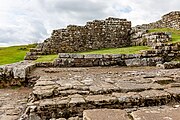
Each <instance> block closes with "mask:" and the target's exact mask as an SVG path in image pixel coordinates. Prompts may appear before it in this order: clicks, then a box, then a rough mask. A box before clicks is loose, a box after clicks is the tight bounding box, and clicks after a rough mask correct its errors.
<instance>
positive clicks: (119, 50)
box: [80, 46, 151, 54]
mask: <svg viewBox="0 0 180 120" xmlns="http://www.w3.org/2000/svg"><path fill="white" fill-rule="evenodd" d="M149 49H151V48H150V47H147V46H133V47H124V48H108V49H101V50H93V51H88V52H81V53H80V54H136V53H139V52H140V51H141V50H149Z"/></svg>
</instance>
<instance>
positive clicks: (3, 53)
mask: <svg viewBox="0 0 180 120" xmlns="http://www.w3.org/2000/svg"><path fill="white" fill-rule="evenodd" d="M35 46H36V45H22V46H11V47H0V65H3V64H10V63H14V62H19V61H22V60H23V59H24V56H25V55H26V52H28V51H29V49H30V48H33V47H35Z"/></svg>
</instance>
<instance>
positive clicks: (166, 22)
mask: <svg viewBox="0 0 180 120" xmlns="http://www.w3.org/2000/svg"><path fill="white" fill-rule="evenodd" d="M136 27H137V28H140V29H155V28H174V29H177V30H180V11H173V12H170V13H168V14H166V15H163V16H162V19H161V20H158V21H156V22H153V23H149V24H143V25H138V26H136Z"/></svg>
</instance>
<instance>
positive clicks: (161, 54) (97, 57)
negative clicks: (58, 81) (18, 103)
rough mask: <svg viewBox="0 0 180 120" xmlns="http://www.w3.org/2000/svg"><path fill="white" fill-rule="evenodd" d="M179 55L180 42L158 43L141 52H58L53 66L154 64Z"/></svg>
mask: <svg viewBox="0 0 180 120" xmlns="http://www.w3.org/2000/svg"><path fill="white" fill-rule="evenodd" d="M179 56H180V43H159V44H156V45H154V46H153V48H152V49H151V50H145V51H141V54H104V55H102V54H84V55H83V54H68V53H59V58H57V59H55V60H54V62H53V66H55V67H92V66H113V65H118V66H156V65H157V64H161V63H164V62H168V61H171V60H173V59H174V58H176V57H179Z"/></svg>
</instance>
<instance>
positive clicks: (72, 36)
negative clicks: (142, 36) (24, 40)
mask: <svg viewBox="0 0 180 120" xmlns="http://www.w3.org/2000/svg"><path fill="white" fill-rule="evenodd" d="M130 30H131V22H130V21H127V20H126V19H119V18H107V19H106V20H94V21H93V22H87V24H86V25H85V26H76V25H69V26H67V28H66V29H59V30H53V32H52V35H51V37H50V38H48V39H46V40H45V41H44V42H43V43H42V44H40V45H39V46H38V47H37V49H36V50H37V51H38V50H39V54H57V53H62V52H67V53H70V52H80V51H88V50H97V49H101V48H115V47H116V48H117V47H125V46H128V45H129V44H130V41H129V33H130ZM36 50H35V51H36ZM31 52H34V51H33V50H32V51H31ZM30 54H31V53H30ZM26 59H31V58H28V56H27V57H26Z"/></svg>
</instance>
